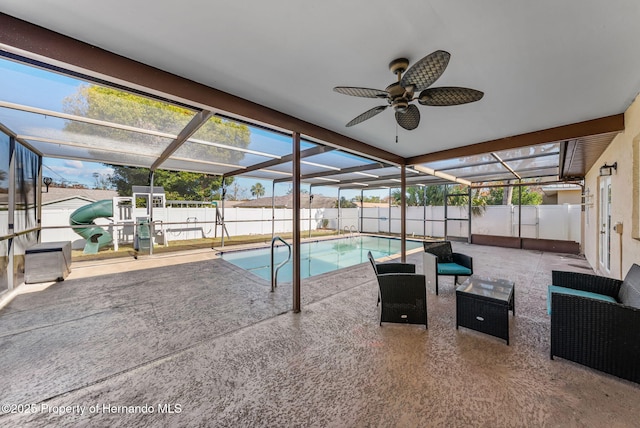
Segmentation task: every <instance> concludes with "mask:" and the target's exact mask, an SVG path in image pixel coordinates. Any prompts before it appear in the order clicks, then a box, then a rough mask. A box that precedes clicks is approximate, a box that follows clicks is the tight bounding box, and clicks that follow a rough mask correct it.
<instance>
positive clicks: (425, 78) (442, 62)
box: [401, 51, 451, 91]
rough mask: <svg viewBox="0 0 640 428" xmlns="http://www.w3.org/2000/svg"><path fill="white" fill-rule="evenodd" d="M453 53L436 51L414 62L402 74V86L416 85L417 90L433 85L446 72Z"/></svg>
mask: <svg viewBox="0 0 640 428" xmlns="http://www.w3.org/2000/svg"><path fill="white" fill-rule="evenodd" d="M449 58H451V54H450V53H449V52H447V51H435V52H432V53H430V54H429V55H427V56H425V57H424V58H422V59H421V60H420V61H418V62H416V63H415V64H413V65H412V66H411V67H410V68H409V69H408V70H407V71H406V72H405V73H404V76H402V81H401V82H402V86H403V87H405V88H406V87H407V86H409V85H414V86H415V90H416V91H422V90H423V89H426V88H428V87H429V86H431V85H433V83H434V82H435V81H436V80H438V78H439V77H440V76H441V75H442V73H444V70H445V69H446V68H447V65H448V64H449Z"/></svg>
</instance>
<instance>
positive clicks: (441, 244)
mask: <svg viewBox="0 0 640 428" xmlns="http://www.w3.org/2000/svg"><path fill="white" fill-rule="evenodd" d="M433 256H435V257H433ZM422 267H423V270H424V274H425V275H426V276H427V277H429V279H432V280H433V281H434V282H435V283H436V284H435V285H436V295H437V294H438V276H440V275H447V276H453V277H454V285H455V284H458V277H459V276H471V275H473V259H472V258H471V257H470V256H467V255H465V254H461V253H454V252H453V249H452V248H451V242H450V241H432V242H424V255H423V265H422ZM429 282H431V281H429Z"/></svg>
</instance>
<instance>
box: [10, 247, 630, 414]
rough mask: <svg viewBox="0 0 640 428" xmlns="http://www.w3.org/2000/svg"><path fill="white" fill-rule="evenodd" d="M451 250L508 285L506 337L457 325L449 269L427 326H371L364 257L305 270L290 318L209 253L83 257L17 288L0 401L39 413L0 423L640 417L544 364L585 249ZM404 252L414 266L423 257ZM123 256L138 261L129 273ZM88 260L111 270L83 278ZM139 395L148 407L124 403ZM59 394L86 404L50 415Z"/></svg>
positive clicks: (572, 372)
mask: <svg viewBox="0 0 640 428" xmlns="http://www.w3.org/2000/svg"><path fill="white" fill-rule="evenodd" d="M454 248H455V249H456V250H458V251H460V252H464V253H466V254H469V255H471V256H473V257H474V271H475V273H476V274H479V275H493V276H500V277H504V278H507V279H510V280H512V281H515V283H516V288H515V292H516V302H517V303H516V305H517V313H516V316H515V317H512V316H511V315H509V317H510V335H511V342H510V343H511V345H510V346H507V345H506V344H505V343H504V341H502V340H499V339H496V338H494V337H491V336H487V335H484V334H481V333H477V332H474V331H471V330H468V329H464V328H460V330H456V328H455V292H454V287H453V279H452V278H448V277H443V278H442V279H441V281H440V295H439V296H436V295H435V291H434V290H431V289H429V290H427V294H428V319H429V328H428V330H425V329H424V326H417V325H396V324H384V325H383V326H382V327H380V326H379V325H378V320H379V313H378V308H376V304H375V302H376V296H377V283H376V280H375V277H374V275H373V272H372V270H371V266H370V265H369V264H368V263H365V264H361V265H358V266H355V267H352V268H347V269H343V270H341V271H338V272H336V273H329V274H324V275H321V276H316V277H313V278H311V279H306V280H303V282H302V301H303V309H302V313H300V314H293V313H292V312H290V311H289V309H290V308H291V286H290V284H281V285H279V287H278V289H277V290H276V292H275V293H270V292H269V289H270V285H269V284H268V283H267V282H266V281H264V280H262V279H260V278H258V277H255V276H252V275H248V274H247V273H246V272H245V271H242V270H240V269H239V268H237V267H235V266H233V265H231V264H229V263H227V262H225V261H223V260H221V259H218V258H216V257H215V253H214V252H213V251H210V250H209V251H201V252H192V253H190V254H188V255H185V256H183V257H182V258H181V257H177V258H176V256H172V257H168V256H167V257H156V258H153V259H148V260H138V261H130V262H125V264H124V265H123V264H118V263H122V262H118V263H116V262H113V261H110V262H103V263H97V262H94V263H93V264H87V265H85V266H86V267H82V265H81V264H77V265H75V266H74V267H73V268H74V271H73V272H72V274H71V275H70V276H69V278H68V279H67V280H66V281H64V282H61V283H56V284H54V285H52V286H51V287H49V288H48V289H46V290H44V291H41V292H37V293H30V294H22V295H19V296H18V297H16V298H15V299H14V300H13V301H12V302H11V303H10V304H9V305H8V306H6V307H5V308H4V309H2V311H1V312H0V349H2V355H3V368H2V374H3V376H2V378H1V379H0V390H1V391H2V400H1V401H2V403H3V404H5V403H8V404H25V403H37V408H36V409H35V410H36V411H35V413H34V414H5V415H2V416H0V424H2V425H11V424H15V425H22V426H24V425H26V424H32V425H35V426H46V425H50V424H69V425H72V424H78V425H84V424H92V425H96V424H99V425H104V426H114V425H141V424H145V425H164V426H167V425H179V426H187V425H189V426H193V425H200V426H293V425H295V426H455V425H458V426H478V425H482V426H519V425H521V426H524V425H526V426H532V425H533V426H542V425H544V426H567V425H570V426H586V425H588V426H604V425H615V426H627V425H628V426H632V425H634V424H636V423H637V421H638V420H640V408H639V407H638V406H637V403H638V401H639V399H640V387H639V386H638V385H636V384H633V383H630V382H627V381H624V380H621V379H618V378H615V377H612V376H609V375H606V374H603V373H600V372H597V371H594V370H591V369H588V368H586V367H582V366H580V365H576V364H574V363H571V362H568V361H565V360H562V359H559V358H557V359H556V360H555V361H551V360H550V359H549V317H548V315H547V313H546V286H547V285H548V284H549V283H550V280H551V270H552V269H562V270H573V271H579V272H591V269H590V268H589V266H588V264H587V263H586V261H585V260H584V259H582V258H579V257H576V256H569V255H562V254H555V253H541V252H539V251H525V250H512V249H505V248H497V247H485V246H476V245H468V244H462V243H454ZM408 261H409V262H413V263H416V265H417V266H418V272H421V270H422V255H421V254H420V253H414V254H410V255H408ZM87 263H88V262H87ZM127 263H128V264H129V265H132V266H137V267H138V268H139V267H141V266H142V267H144V269H142V270H130V271H124V270H125V269H126V267H123V266H126V264H127ZM169 263H178V264H172V265H168V264H169ZM136 264H137V265H136ZM99 269H100V271H101V272H115V273H109V274H105V275H101V276H90V275H94V274H95V273H96V272H98V271H99ZM145 405H146V406H149V407H151V408H152V409H153V410H154V411H153V412H149V410H148V409H149V407H147V408H146V410H147V411H146V412H144V409H145V408H144V407H138V408H134V407H126V408H125V407H122V406H145ZM165 405H169V407H167V406H165ZM57 406H80V407H76V408H71V409H67V410H68V413H67V414H63V415H60V414H58V413H56V412H54V410H58V411H59V410H61V408H60V407H57ZM82 406H84V409H83V408H82ZM91 406H94V407H93V408H92V407H91ZM113 406H121V407H113ZM168 410H171V412H168ZM80 413H82V414H80Z"/></svg>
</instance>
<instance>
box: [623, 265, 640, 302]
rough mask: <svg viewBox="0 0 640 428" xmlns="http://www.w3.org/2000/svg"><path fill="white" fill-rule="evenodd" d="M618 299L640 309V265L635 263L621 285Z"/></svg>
mask: <svg viewBox="0 0 640 428" xmlns="http://www.w3.org/2000/svg"><path fill="white" fill-rule="evenodd" d="M618 300H620V303H622V304H623V305H625V306H632V307H634V308H638V309H640V266H638V265H637V264H635V263H634V264H633V266H631V269H629V272H628V273H627V275H626V276H625V277H624V281H622V284H621V285H620V291H619V292H618Z"/></svg>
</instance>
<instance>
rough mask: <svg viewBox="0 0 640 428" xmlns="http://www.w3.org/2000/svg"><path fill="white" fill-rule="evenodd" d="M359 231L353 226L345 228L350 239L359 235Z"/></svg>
mask: <svg viewBox="0 0 640 428" xmlns="http://www.w3.org/2000/svg"><path fill="white" fill-rule="evenodd" d="M357 232H358V229H356V227H355V226H354V225H351V226H345V227H344V233H345V234H347V233H348V234H349V237H351V236H353V234H354V233H357Z"/></svg>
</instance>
